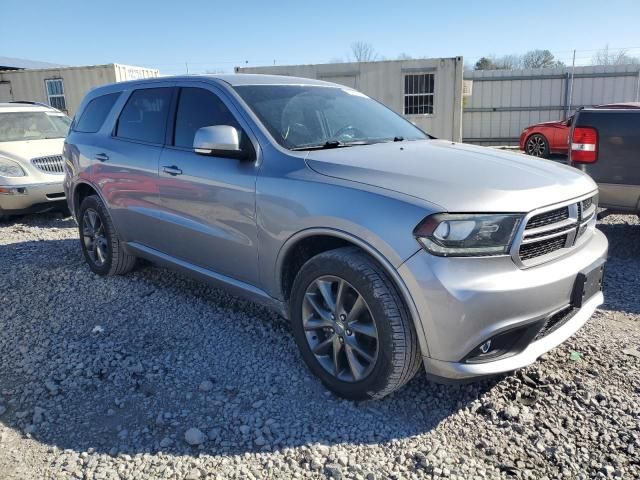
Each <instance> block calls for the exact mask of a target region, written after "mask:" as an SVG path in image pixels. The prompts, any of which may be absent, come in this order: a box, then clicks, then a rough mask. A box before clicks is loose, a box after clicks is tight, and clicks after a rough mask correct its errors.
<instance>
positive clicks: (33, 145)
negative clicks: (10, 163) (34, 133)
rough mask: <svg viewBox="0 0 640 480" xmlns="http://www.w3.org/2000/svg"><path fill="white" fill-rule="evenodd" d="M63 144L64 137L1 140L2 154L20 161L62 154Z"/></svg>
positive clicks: (0, 153) (0, 150) (0, 149)
mask: <svg viewBox="0 0 640 480" xmlns="http://www.w3.org/2000/svg"><path fill="white" fill-rule="evenodd" d="M63 145H64V138H47V139H44V140H20V141H17V142H0V155H4V156H5V157H9V158H11V159H13V160H18V161H20V160H23V161H24V160H30V159H32V158H36V157H44V156H47V155H62V147H63Z"/></svg>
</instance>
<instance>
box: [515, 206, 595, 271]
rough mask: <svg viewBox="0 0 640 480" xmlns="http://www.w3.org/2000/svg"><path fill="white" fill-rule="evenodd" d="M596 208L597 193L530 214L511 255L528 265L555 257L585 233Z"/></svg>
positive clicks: (523, 264)
mask: <svg viewBox="0 0 640 480" xmlns="http://www.w3.org/2000/svg"><path fill="white" fill-rule="evenodd" d="M596 210H597V196H596V195H592V196H590V197H589V198H585V199H581V200H580V201H577V202H571V203H567V204H565V205H562V206H560V207H557V208H553V207H550V208H549V209H547V210H545V211H542V212H540V213H536V212H533V213H532V214H530V216H529V218H528V220H526V223H525V225H524V228H523V229H522V231H521V232H520V237H519V239H518V240H517V241H516V245H515V246H514V250H513V252H515V253H513V254H512V255H513V258H514V260H516V262H517V263H518V262H519V263H520V264H521V265H522V266H525V267H528V266H532V265H537V264H539V263H543V262H545V261H548V260H551V259H553V258H556V257H558V256H560V255H562V254H563V253H565V252H566V251H568V250H569V249H571V248H572V247H573V246H574V245H575V244H576V242H577V241H578V239H579V238H580V237H582V235H584V233H585V232H586V231H587V229H588V226H589V224H590V222H591V221H592V220H594V219H595V214H596Z"/></svg>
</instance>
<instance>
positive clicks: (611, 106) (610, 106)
mask: <svg viewBox="0 0 640 480" xmlns="http://www.w3.org/2000/svg"><path fill="white" fill-rule="evenodd" d="M593 108H606V109H618V108H623V109H624V108H631V109H635V108H640V102H623V103H605V104H602V105H596V106H595V107H593Z"/></svg>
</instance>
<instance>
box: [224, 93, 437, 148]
mask: <svg viewBox="0 0 640 480" xmlns="http://www.w3.org/2000/svg"><path fill="white" fill-rule="evenodd" d="M235 90H236V91H237V92H238V94H239V95H240V96H241V97H242V98H243V99H244V101H245V102H246V103H247V104H248V105H249V107H250V108H251V109H252V110H253V112H254V113H255V114H256V116H257V117H258V118H259V119H260V120H261V121H262V123H263V124H264V125H265V127H266V128H267V129H268V130H269V132H270V133H271V135H272V136H273V137H274V138H275V140H276V141H277V142H278V143H280V144H281V145H282V146H284V147H285V148H289V149H304V148H306V147H317V146H327V147H328V146H350V145H358V144H369V143H379V142H387V141H394V140H423V139H426V138H429V137H428V136H427V135H426V134H425V133H424V132H423V131H422V130H420V129H418V128H417V127H415V126H414V125H413V124H411V123H410V122H408V121H407V120H405V119H404V118H402V117H401V116H400V115H398V114H397V113H395V112H393V111H391V110H389V109H388V108H387V107H385V106H383V105H382V104H380V103H378V102H376V101H375V100H372V99H371V98H369V97H367V96H366V95H364V94H362V93H360V92H358V91H356V90H351V89H348V88H339V87H324V86H316V85H243V86H236V87H235Z"/></svg>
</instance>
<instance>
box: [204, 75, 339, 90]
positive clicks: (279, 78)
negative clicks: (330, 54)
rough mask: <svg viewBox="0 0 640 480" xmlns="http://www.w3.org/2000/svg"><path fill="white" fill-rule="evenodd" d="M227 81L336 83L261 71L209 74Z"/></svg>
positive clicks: (240, 83) (280, 83)
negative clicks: (267, 73) (266, 73)
mask: <svg viewBox="0 0 640 480" xmlns="http://www.w3.org/2000/svg"><path fill="white" fill-rule="evenodd" d="M207 76H210V77H213V78H217V79H219V80H222V81H223V82H227V83H228V84H229V85H232V86H234V87H236V86H240V85H325V86H326V85H335V84H333V83H331V82H324V81H322V80H315V79H313V78H302V77H289V76H285V75H263V74H260V73H236V74H229V75H207Z"/></svg>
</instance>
